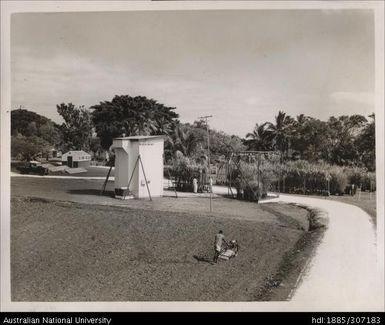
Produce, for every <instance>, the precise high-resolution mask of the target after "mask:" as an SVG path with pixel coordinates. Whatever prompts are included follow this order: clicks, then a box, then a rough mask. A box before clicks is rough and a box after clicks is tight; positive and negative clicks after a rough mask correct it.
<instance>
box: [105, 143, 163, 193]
mask: <svg viewBox="0 0 385 325" xmlns="http://www.w3.org/2000/svg"><path fill="white" fill-rule="evenodd" d="M110 149H112V150H114V151H115V197H116V198H119V199H126V198H130V197H132V196H131V194H132V195H133V196H134V197H136V198H148V197H150V198H151V197H156V196H158V197H159V196H162V195H163V150H164V138H163V137H162V136H132V137H121V138H115V139H114V140H113V143H112V146H111V148H110ZM139 156H140V160H138V157H139ZM130 179H131V183H130V186H129V188H128V184H129V182H130ZM146 180H147V185H148V188H147V186H146ZM148 192H150V193H148Z"/></svg>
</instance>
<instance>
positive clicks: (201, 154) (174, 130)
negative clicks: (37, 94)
mask: <svg viewBox="0 0 385 325" xmlns="http://www.w3.org/2000/svg"><path fill="white" fill-rule="evenodd" d="M56 109H57V112H58V113H59V115H60V116H61V117H62V118H63V123H62V124H60V125H59V124H56V123H54V122H52V121H51V120H50V119H48V118H46V117H44V116H41V115H39V114H37V113H34V112H31V111H28V110H25V109H16V110H13V111H12V112H11V132H12V134H11V135H12V137H11V140H12V143H11V155H12V157H14V158H19V159H24V160H28V159H33V158H35V157H36V156H37V155H43V156H44V155H45V154H46V153H47V152H48V151H49V150H50V149H52V148H55V149H58V150H61V151H63V152H65V151H68V150H85V151H87V152H93V153H95V154H96V153H98V152H101V151H108V149H109V147H110V146H111V144H112V140H113V138H115V137H120V136H134V135H164V136H165V159H166V161H169V162H171V161H172V160H173V159H176V158H177V157H185V158H188V159H189V161H191V162H193V163H194V164H202V165H204V164H205V163H206V162H207V132H206V125H205V123H204V122H203V121H199V120H197V121H194V122H193V123H182V122H180V121H179V114H178V113H177V112H176V108H175V107H169V106H166V105H164V104H161V103H159V102H157V101H156V100H154V99H149V98H147V97H144V96H136V97H132V96H128V95H123V96H114V98H113V99H112V100H111V101H103V102H100V103H99V104H96V105H93V106H91V107H90V108H85V107H83V106H75V105H74V104H72V103H67V104H65V103H61V104H59V105H57V107H56ZM209 136H210V152H211V155H212V161H213V163H214V164H220V163H223V162H224V161H226V159H227V157H228V156H229V154H230V153H231V152H233V151H242V150H268V151H270V150H272V151H278V152H279V153H280V156H281V161H282V162H284V161H291V160H306V161H308V162H311V163H320V162H325V163H328V164H331V165H339V166H359V167H365V168H367V169H368V170H370V171H374V170H375V116H374V114H372V115H370V116H368V117H365V116H362V115H350V116H347V115H343V116H338V117H334V116H332V117H330V118H329V119H328V120H327V121H321V120H319V119H316V118H313V117H310V116H306V115H304V114H301V115H298V116H296V117H291V116H289V115H288V114H286V113H285V112H283V111H279V112H278V114H277V116H276V117H275V120H274V121H272V122H270V121H266V122H264V123H257V124H256V125H255V127H254V129H253V130H252V131H251V132H249V133H247V134H246V135H245V137H244V138H240V137H238V136H235V135H229V134H226V133H225V132H222V131H217V130H213V129H210V134H209Z"/></svg>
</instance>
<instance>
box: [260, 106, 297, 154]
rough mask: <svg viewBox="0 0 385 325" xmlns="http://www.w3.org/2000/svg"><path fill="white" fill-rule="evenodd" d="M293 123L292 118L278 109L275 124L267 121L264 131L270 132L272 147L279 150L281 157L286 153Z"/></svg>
mask: <svg viewBox="0 0 385 325" xmlns="http://www.w3.org/2000/svg"><path fill="white" fill-rule="evenodd" d="M293 125H294V120H293V118H292V117H290V116H289V115H286V113H284V112H282V111H279V112H278V115H277V116H276V117H275V124H273V123H270V122H267V127H266V131H267V132H269V133H270V136H271V138H272V139H273V143H274V145H273V147H274V149H276V150H279V151H280V152H281V157H282V158H283V157H284V156H285V154H286V155H287V153H288V150H289V145H290V139H291V137H292V135H293Z"/></svg>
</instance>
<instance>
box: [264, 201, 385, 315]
mask: <svg viewBox="0 0 385 325" xmlns="http://www.w3.org/2000/svg"><path fill="white" fill-rule="evenodd" d="M274 201H281V202H291V203H300V204H304V205H307V206H309V207H312V208H316V209H318V210H321V211H323V212H324V213H326V214H327V215H328V219H329V224H328V228H327V230H326V232H325V234H324V237H323V238H322V241H321V243H320V245H319V246H318V248H317V250H316V253H315V256H314V257H313V258H312V259H311V260H310V262H309V263H308V265H307V266H306V267H305V269H304V271H303V274H302V276H301V279H300V281H299V285H298V286H297V288H296V289H295V291H294V293H293V295H292V299H291V301H290V302H291V303H295V304H297V303H298V305H300V306H301V309H302V310H303V309H305V310H339V311H345V310H346V311H367V310H376V311H383V310H384V292H383V288H384V280H383V278H382V277H381V275H383V264H382V265H381V263H383V260H382V261H381V260H379V261H378V262H377V246H376V233H375V228H374V226H373V224H372V223H371V221H370V217H369V215H368V214H367V213H366V212H364V211H363V210H361V209H360V208H358V207H356V206H353V205H350V204H345V203H341V202H336V201H331V200H327V199H315V198H308V197H301V196H291V195H280V197H279V198H277V199H274ZM270 202H271V201H270Z"/></svg>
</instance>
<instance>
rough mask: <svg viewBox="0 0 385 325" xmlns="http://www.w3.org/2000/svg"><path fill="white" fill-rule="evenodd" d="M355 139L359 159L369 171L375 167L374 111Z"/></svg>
mask: <svg viewBox="0 0 385 325" xmlns="http://www.w3.org/2000/svg"><path fill="white" fill-rule="evenodd" d="M369 118H370V119H371V121H369V122H368V123H367V124H366V125H365V126H364V128H363V129H362V131H361V132H360V133H359V134H358V136H357V137H356V139H355V147H356V148H357V151H358V159H359V161H360V162H361V163H362V164H363V165H364V166H365V167H366V168H368V170H370V171H374V170H375V169H376V126H375V124H376V122H375V115H374V113H373V114H371V115H369Z"/></svg>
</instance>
